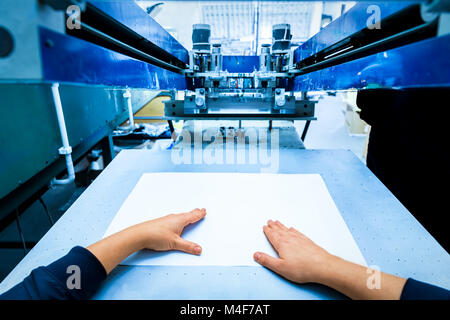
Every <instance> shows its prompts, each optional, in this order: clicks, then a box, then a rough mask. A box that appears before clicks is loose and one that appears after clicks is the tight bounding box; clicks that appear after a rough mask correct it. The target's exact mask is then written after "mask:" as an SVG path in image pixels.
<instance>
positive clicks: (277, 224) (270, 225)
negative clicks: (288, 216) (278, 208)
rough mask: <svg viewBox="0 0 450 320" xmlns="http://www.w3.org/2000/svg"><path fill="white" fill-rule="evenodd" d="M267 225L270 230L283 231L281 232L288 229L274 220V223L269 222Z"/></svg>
mask: <svg viewBox="0 0 450 320" xmlns="http://www.w3.org/2000/svg"><path fill="white" fill-rule="evenodd" d="M267 225H268V226H269V227H270V228H274V229H276V230H283V231H287V230H288V228H286V226H285V225H284V224H282V223H281V222H280V221H278V220H276V221H272V220H269V221H267Z"/></svg>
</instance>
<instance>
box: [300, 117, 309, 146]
mask: <svg viewBox="0 0 450 320" xmlns="http://www.w3.org/2000/svg"><path fill="white" fill-rule="evenodd" d="M310 124H311V120H307V121H306V123H305V127H304V128H303V133H302V137H301V139H302V141H303V142H305V138H306V134H307V133H308V128H309V125H310Z"/></svg>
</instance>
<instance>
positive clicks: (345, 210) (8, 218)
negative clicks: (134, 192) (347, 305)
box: [0, 0, 450, 299]
mask: <svg viewBox="0 0 450 320" xmlns="http://www.w3.org/2000/svg"><path fill="white" fill-rule="evenodd" d="M374 6H375V7H374ZM151 11H152V10H149V12H151ZM449 12H450V5H449V3H448V1H439V0H433V1H384V2H375V3H373V2H365V1H362V2H358V3H357V4H356V5H355V6H353V7H352V8H351V9H350V10H348V11H347V12H345V13H343V14H342V15H341V16H340V17H339V18H338V19H336V20H334V21H332V22H331V23H329V24H328V25H327V26H325V27H324V28H321V30H320V31H319V32H318V33H317V34H315V35H314V36H313V37H311V38H310V39H308V40H306V41H305V42H303V43H297V44H295V45H294V44H293V43H292V35H293V34H292V30H291V26H290V25H289V24H287V23H281V24H275V25H273V26H272V42H271V43H265V44H262V45H261V46H256V50H257V51H254V52H253V53H252V54H253V55H241V56H237V55H225V54H223V52H224V51H223V47H222V44H221V43H212V41H211V33H212V32H213V31H214V30H212V27H211V26H210V25H208V24H195V25H194V26H193V28H192V40H193V41H192V42H193V46H192V50H187V49H186V48H184V47H183V46H182V45H181V44H180V43H179V42H178V41H177V40H176V39H175V38H174V37H173V36H171V35H170V34H169V33H168V32H167V31H166V30H164V28H163V27H161V26H160V25H159V24H158V23H157V22H156V21H155V20H154V19H153V18H152V17H151V16H150V15H149V14H148V13H147V12H146V11H145V10H143V9H142V8H141V7H139V6H138V4H136V2H135V1H132V0H123V1H101V0H3V1H2V3H1V6H0V97H1V99H0V115H1V118H2V119H7V120H10V121H4V122H3V123H2V125H1V126H0V159H1V164H2V165H1V166H0V181H1V183H0V230H1V229H2V228H3V227H5V226H6V225H8V224H10V223H11V222H13V221H14V220H15V219H18V217H19V216H20V214H21V213H22V212H23V211H24V210H26V209H27V208H28V207H29V206H30V205H31V204H32V203H33V202H34V201H35V200H36V199H39V198H40V196H41V195H42V194H43V193H44V192H45V191H46V190H47V189H48V188H49V186H52V185H55V184H63V183H71V182H72V181H73V178H74V171H73V166H74V165H76V163H77V161H79V160H80V159H82V158H83V157H84V156H86V155H87V154H89V153H90V152H91V151H92V149H94V148H95V150H100V149H102V151H101V155H102V157H103V163H104V165H105V166H107V165H108V163H109V162H111V161H112V159H113V158H114V157H115V152H114V149H113V146H112V138H111V135H112V132H113V131H114V129H115V128H117V127H118V126H120V125H121V124H122V123H123V122H124V121H126V120H127V119H128V120H129V124H130V125H129V129H130V130H132V129H133V127H134V126H133V124H134V122H133V119H138V120H145V119H147V120H164V121H168V122H169V125H170V127H171V129H172V130H173V123H172V122H173V121H177V120H264V121H269V128H268V131H270V129H271V128H272V121H273V120H289V121H293V120H303V121H306V125H305V129H304V131H303V134H302V135H301V137H300V140H301V141H304V140H305V136H306V133H307V130H308V128H309V126H310V124H311V121H313V120H315V119H316V118H315V104H316V102H315V101H313V100H311V99H310V97H309V95H308V92H311V91H319V90H320V91H336V90H345V89H371V88H396V89H397V88H399V89H404V88H417V87H419V88H422V87H438V88H442V87H445V88H448V87H449V86H450V72H448V70H450V59H448V52H450V13H449ZM199 22H200V21H199ZM161 91H164V92H165V94H171V98H170V99H169V100H165V101H164V103H165V110H164V116H157V117H152V116H148V117H134V116H133V115H134V113H136V112H137V111H138V110H139V109H140V108H141V107H143V106H144V105H146V104H147V103H148V102H149V101H150V100H151V99H152V98H154V97H155V96H157V95H158V94H159V93H160V92H161ZM428 113H429V110H428V109H427V108H425V107H424V117H426V116H427V115H428ZM298 149H300V148H297V150H283V151H282V152H280V169H279V172H281V173H293V172H294V173H311V172H314V173H320V174H322V175H323V177H324V180H325V182H326V183H327V185H329V187H330V193H331V194H332V195H333V197H334V196H336V203H337V205H338V206H340V209H341V211H342V215H343V217H344V218H345V220H346V222H347V223H348V224H349V226H350V229H351V231H352V233H354V234H355V239H357V241H358V243H359V244H361V246H362V248H364V251H363V253H364V254H365V255H366V254H367V261H368V262H370V263H372V262H374V263H380V264H382V265H383V267H384V266H388V267H390V268H391V269H392V270H391V271H399V272H400V273H401V272H406V271H408V272H410V273H412V272H413V270H414V269H412V266H416V265H418V264H419V263H420V260H421V259H431V258H433V260H432V261H433V263H430V264H429V266H427V268H429V269H426V270H425V269H423V270H420V271H417V272H419V273H421V275H422V278H421V279H423V280H425V281H428V280H429V281H430V282H435V283H436V282H440V283H443V284H444V285H446V286H448V285H449V283H450V280H449V279H448V278H447V277H446V275H447V274H446V272H448V263H447V262H448V254H447V253H446V252H445V250H443V249H442V247H441V246H440V245H439V244H438V243H437V242H436V241H435V240H434V239H433V237H432V236H431V235H430V234H429V233H428V232H426V230H425V229H424V228H423V227H422V226H421V225H420V224H419V223H418V222H417V221H416V220H415V219H414V218H413V217H412V216H411V215H409V214H408V211H407V210H406V209H405V208H404V207H403V206H402V205H401V204H400V203H399V202H398V201H397V199H396V198H395V197H394V196H393V195H392V194H391V193H390V192H389V190H387V189H386V188H385V187H384V185H383V184H382V183H381V182H380V181H379V180H377V179H376V177H375V176H374V175H373V174H372V173H371V172H370V171H369V170H368V169H367V168H366V167H365V166H364V165H363V164H362V163H361V162H360V161H359V160H358V159H356V158H355V157H354V156H353V155H351V154H350V153H349V152H346V151H312V150H298ZM91 154H92V152H91ZM99 154H100V153H97V151H96V154H95V155H96V157H97V156H99ZM171 160H173V159H171V157H170V154H168V151H164V152H161V153H158V152H154V153H150V152H142V153H141V154H138V153H137V152H133V151H128V152H124V153H123V154H120V155H119V156H118V159H117V162H116V164H117V165H116V166H115V167H114V168H111V167H112V166H110V167H109V168H111V171H110V172H105V174H104V175H103V174H102V175H100V176H99V178H98V180H97V181H99V182H98V183H97V184H94V185H93V187H92V188H88V190H87V193H86V195H85V196H84V198H83V199H81V201H80V202H79V203H77V205H76V206H72V207H71V208H70V209H69V211H68V214H69V217H70V219H69V218H67V219H66V220H65V221H61V223H60V225H59V226H60V227H61V228H59V227H58V228H53V229H52V230H51V231H50V233H49V236H48V237H46V238H45V239H44V240H43V242H42V245H41V247H40V248H36V249H37V250H34V251H32V252H31V253H30V254H29V255H28V256H27V257H26V258H25V260H24V262H23V263H21V265H20V268H19V267H18V268H17V269H16V270H15V271H14V272H13V273H12V274H11V275H10V276H9V277H8V278H7V279H6V280H5V281H4V282H3V283H2V284H1V285H0V291H2V292H3V291H4V290H6V289H7V288H10V287H11V286H12V285H14V284H15V283H17V282H18V281H20V280H21V279H22V278H23V276H24V274H25V273H26V272H29V271H30V270H31V269H32V268H34V267H36V266H38V265H41V264H48V263H49V262H51V261H52V260H53V259H54V258H56V257H57V256H58V255H59V254H60V253H61V252H62V250H63V249H62V246H64V248H67V249H69V248H70V245H73V244H74V243H73V242H75V241H76V242H77V243H76V244H82V245H87V244H88V243H87V242H88V241H94V240H98V239H99V237H101V235H102V232H101V231H102V230H104V228H106V226H107V221H110V220H111V218H112V216H113V215H114V213H115V212H117V210H118V209H119V208H120V205H121V203H122V202H123V201H124V200H125V198H126V196H127V195H128V193H127V192H129V191H130V190H131V189H132V187H133V186H134V185H135V183H136V181H137V179H138V178H139V176H140V175H141V174H143V173H145V172H151V171H172V172H176V171H190V170H191V171H217V172H229V171H232V172H259V171H260V169H261V166H260V165H254V164H248V163H246V164H245V165H242V166H239V164H237V165H235V166H226V165H225V164H214V165H212V166H211V167H206V168H205V167H201V168H200V167H199V166H196V165H197V164H196V163H194V164H192V165H188V164H182V165H178V166H177V165H175V164H173V163H172V162H171ZM114 161H116V160H114ZM109 168H108V167H107V169H106V170H107V171H108V169H109ZM66 169H67V176H66ZM55 177H56V179H55ZM117 181H120V183H117ZM352 184H354V185H358V186H361V188H357V190H356V191H355V190H354V189H352ZM350 195H353V196H354V198H352V199H351V200H352V201H350V200H349V199H347V198H348V197H350ZM361 199H364V201H363V200H361ZM365 201H367V202H365ZM99 208H102V210H99ZM375 214H378V216H377V217H378V219H379V220H374V219H373V217H374V216H375ZM94 220H95V221H94ZM73 221H75V222H76V223H75V222H73ZM92 226H96V228H93V227H92ZM397 226H398V229H397ZM381 228H383V234H386V235H388V236H389V237H391V238H390V239H391V240H390V242H389V245H387V242H386V240H385V238H382V239H381V236H380V234H381V233H380V231H379V230H380V229H381ZM69 233H70V234H69ZM72 234H73V235H72ZM85 235H86V236H85ZM376 237H380V239H377V240H379V241H380V242H381V243H382V244H383V245H384V246H383V248H388V252H384V251H383V252H381V249H380V247H378V245H376V244H375V242H374V241H373V239H375V238H376ZM53 239H58V241H59V242H58V246H56V245H55V241H53ZM405 239H406V240H405ZM52 241H53V242H52ZM383 241H384V242H383ZM413 242H414V243H417V244H418V246H419V247H420V248H422V249H423V251H426V252H427V255H426V257H425V256H424V257H422V256H419V255H416V254H414V255H413V254H412V253H411V250H410V249H411V248H410V243H413ZM391 244H392V245H395V248H396V249H398V251H395V252H394V251H393V249H392V250H391V249H390V248H391V247H390V245H391ZM49 249H53V250H49ZM366 249H367V251H365V250H366ZM427 249H428V251H427ZM389 250H390V251H389ZM418 251H419V250H418ZM44 252H45V254H44ZM49 252H50V253H49ZM30 255H31V256H30ZM400 258H401V259H400ZM430 261H431V260H430ZM25 267H26V268H25ZM169 269H170V268H161V269H157V270H154V271H153V272H154V274H155V275H157V277H155V278H158V280H157V282H155V283H156V285H162V284H166V283H167V280H166V279H167V277H166V278H164V274H167V275H168V274H169V273H171V275H172V276H173V278H171V279H173V281H172V282H173V283H174V284H176V285H178V286H179V290H174V292H175V291H176V292H178V294H179V295H180V297H181V298H184V299H186V298H187V294H188V293H191V294H192V296H191V297H196V298H204V297H206V296H207V295H206V293H209V292H211V290H209V288H208V285H217V284H222V285H225V287H226V288H225V289H224V290H223V291H220V292H219V291H217V290H216V291H214V294H213V295H211V296H208V297H212V298H218V299H223V298H224V297H225V298H229V297H231V296H233V295H232V294H231V293H230V292H232V291H234V292H241V293H239V294H238V295H234V296H233V297H234V298H248V297H252V298H258V297H259V298H261V295H263V298H264V297H266V298H270V299H277V298H278V297H280V296H282V297H295V298H305V297H306V298H328V297H336V293H333V292H326V291H322V289H314V288H312V289H311V288H303V289H302V290H298V288H297V287H294V286H292V285H291V284H289V283H283V284H279V283H278V282H277V280H278V279H275V278H274V276H273V275H271V274H269V273H267V272H265V271H255V272H254V271H251V273H250V272H249V271H248V270H247V269H245V268H237V269H235V270H238V271H239V272H240V273H241V275H242V274H244V273H245V274H246V275H248V276H247V277H246V278H245V281H246V283H247V284H249V285H248V286H245V288H247V289H246V290H248V291H245V290H243V289H242V286H241V285H240V282H239V281H235V280H230V281H225V282H226V283H225V284H224V281H223V279H222V278H221V275H222V274H223V275H224V278H225V277H226V279H232V278H231V277H232V276H234V275H235V273H237V274H239V272H235V273H232V272H231V271H229V270H228V269H224V268H214V269H213V271H211V270H206V269H203V270H201V272H197V271H198V270H196V271H195V272H197V273H196V275H197V274H198V277H197V276H195V277H193V278H189V277H187V276H185V275H183V273H181V272H180V271H179V270H175V269H170V270H169ZM205 270H206V271H205ZM405 270H406V271H405ZM129 271H130V272H126V273H124V276H123V277H122V276H121V277H116V278H114V276H112V277H111V279H110V281H111V282H109V283H107V284H106V286H105V287H104V288H103V289H102V291H101V292H99V294H98V297H101V298H116V297H120V298H123V297H124V295H125V294H126V293H124V292H119V293H117V292H116V290H115V289H114V288H115V287H114V285H115V284H117V285H120V286H123V287H124V286H125V283H127V285H128V284H129V283H133V286H134V287H133V288H132V289H130V290H129V291H128V293H129V292H132V293H133V294H135V296H133V297H137V298H141V297H145V298H149V297H150V298H161V295H160V296H158V295H159V294H160V292H159V291H157V290H155V291H153V292H149V291H148V290H144V287H145V286H147V283H146V282H145V281H137V279H147V278H148V277H150V275H151V273H149V272H148V270H147V269H146V268H134V269H133V270H129ZM202 272H203V273H205V274H206V275H205V277H204V278H203V279H202V281H198V279H199V277H201V276H200V275H202V276H203V273H202ZM233 279H234V278H233ZM258 279H263V281H262V280H258ZM152 280H153V279H152ZM158 281H159V282H158ZM199 283H200V285H198V284H199ZM261 283H267V284H268V285H271V286H272V287H271V290H265V289H266V287H265V286H264V285H261ZM194 284H195V285H194ZM145 288H147V287H145ZM192 288H195V292H193V289H192ZM258 288H259V289H258ZM261 289H264V290H261ZM272 289H273V290H272ZM240 290H241V291H240ZM161 292H162V291H161ZM280 292H283V293H282V294H281V293H280ZM116 294H117V295H116ZM164 294H165V293H163V294H162V298H167V297H166V296H164ZM142 295H143V296H142ZM338 297H339V296H338ZM126 298H129V296H127V297H126Z"/></svg>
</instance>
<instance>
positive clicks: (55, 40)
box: [39, 28, 186, 90]
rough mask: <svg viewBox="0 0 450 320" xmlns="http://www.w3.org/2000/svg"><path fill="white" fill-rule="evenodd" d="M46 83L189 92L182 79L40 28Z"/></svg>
mask: <svg viewBox="0 0 450 320" xmlns="http://www.w3.org/2000/svg"><path fill="white" fill-rule="evenodd" d="M39 33H40V42H41V57H42V58H41V59H42V64H43V70H44V80H45V81H54V82H69V83H74V82H76V83H84V84H95V85H106V86H122V87H126V86H128V87H133V88H147V89H155V90H160V89H175V88H177V89H179V90H183V89H185V88H186V79H185V77H184V76H183V75H180V74H177V73H175V72H171V71H168V70H165V69H162V68H160V67H156V66H154V65H151V64H149V63H146V62H142V61H139V60H136V59H133V58H131V57H128V56H126V55H123V54H121V53H118V52H114V51H112V50H108V49H105V48H102V47H100V46H98V45H96V44H92V43H90V42H87V41H84V40H81V39H78V38H75V37H72V36H67V35H63V34H60V33H57V32H54V31H52V30H49V29H46V28H40V30H39Z"/></svg>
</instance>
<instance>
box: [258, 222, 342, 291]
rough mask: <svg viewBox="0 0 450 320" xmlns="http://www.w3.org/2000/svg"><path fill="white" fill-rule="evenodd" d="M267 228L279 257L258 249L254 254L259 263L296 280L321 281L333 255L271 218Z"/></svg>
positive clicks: (266, 233) (267, 235)
mask: <svg viewBox="0 0 450 320" xmlns="http://www.w3.org/2000/svg"><path fill="white" fill-rule="evenodd" d="M263 230H264V234H265V235H266V237H267V239H268V240H269V242H270V243H271V244H272V247H273V248H274V249H275V251H276V252H277V253H278V255H279V258H274V257H272V256H269V255H268V254H265V253H263V252H256V253H255V254H254V256H253V257H254V259H255V261H256V262H258V263H259V264H261V265H263V266H264V267H266V268H269V269H270V270H272V271H274V272H276V273H278V274H280V275H281V276H283V277H284V278H286V279H288V280H291V281H294V282H298V283H306V282H319V279H320V278H321V276H322V275H323V274H324V272H326V270H327V269H328V268H329V263H330V261H331V260H332V257H333V256H332V255H330V254H329V253H328V252H327V251H325V250H324V249H323V248H321V247H319V246H318V245H317V244H315V243H314V242H313V241H312V240H311V239H309V238H308V237H306V236H305V235H304V234H302V233H300V232H299V231H298V230H296V229H294V228H287V227H286V226H284V225H283V224H282V223H280V222H279V221H275V222H274V221H272V220H269V221H268V222H267V226H264V227H263Z"/></svg>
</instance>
